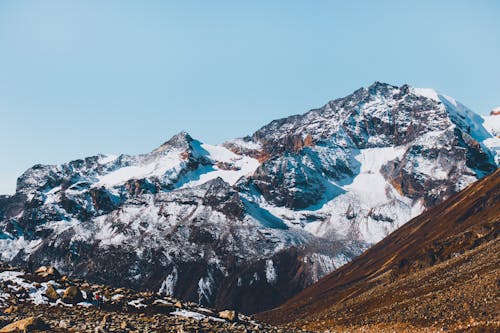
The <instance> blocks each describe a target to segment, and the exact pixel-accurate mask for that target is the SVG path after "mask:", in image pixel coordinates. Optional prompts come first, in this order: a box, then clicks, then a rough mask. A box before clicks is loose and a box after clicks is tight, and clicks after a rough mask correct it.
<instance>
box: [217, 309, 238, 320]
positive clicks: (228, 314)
mask: <svg viewBox="0 0 500 333" xmlns="http://www.w3.org/2000/svg"><path fill="white" fill-rule="evenodd" d="M219 317H220V318H222V319H227V320H229V321H233V320H234V319H235V318H236V311H233V310H224V311H221V312H219Z"/></svg>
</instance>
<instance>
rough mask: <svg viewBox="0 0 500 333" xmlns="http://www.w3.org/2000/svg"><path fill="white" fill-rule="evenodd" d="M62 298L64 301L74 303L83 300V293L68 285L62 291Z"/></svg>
mask: <svg viewBox="0 0 500 333" xmlns="http://www.w3.org/2000/svg"><path fill="white" fill-rule="evenodd" d="M62 300H63V302H65V303H71V304H76V303H79V302H81V301H83V295H82V292H81V291H80V289H78V287H75V286H70V287H68V288H66V290H65V291H64V294H63V297H62Z"/></svg>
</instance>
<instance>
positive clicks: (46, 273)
mask: <svg viewBox="0 0 500 333" xmlns="http://www.w3.org/2000/svg"><path fill="white" fill-rule="evenodd" d="M34 273H35V274H37V275H38V276H40V277H43V278H48V279H59V278H60V277H61V274H60V273H59V271H58V270H57V269H56V268H55V267H54V266H40V267H39V268H38V269H37V270H36V271H35V272H34Z"/></svg>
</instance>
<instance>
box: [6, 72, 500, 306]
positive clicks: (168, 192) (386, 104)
mask: <svg viewBox="0 0 500 333" xmlns="http://www.w3.org/2000/svg"><path fill="white" fill-rule="evenodd" d="M496 117H498V116H495V115H491V116H490V117H485V118H483V117H481V116H479V115H477V114H475V113H474V112H472V111H471V110H470V109H468V108H467V107H465V106H464V105H463V104H461V103H460V102H457V101H456V100H455V99H453V98H451V97H448V96H445V95H442V94H439V93H437V92H436V91H434V90H432V89H419V88H413V87H410V86H408V85H403V86H400V87H398V86H393V85H389V84H385V83H380V82H375V83H374V84H372V85H371V86H369V87H367V88H361V89H358V90H356V91H355V92H353V93H352V94H350V95H348V96H346V97H343V98H339V99H336V100H332V101H330V102H328V103H327V104H326V105H324V106H323V107H321V108H318V109H314V110H310V111H309V112H307V113H305V114H302V115H294V116H291V117H288V118H284V119H279V120H275V121H273V122H271V123H270V124H268V125H266V126H264V127H262V128H261V129H259V130H257V131H256V132H255V133H254V134H253V135H251V136H246V137H242V138H238V139H234V140H231V141H228V142H225V143H223V144H221V145H217V146H214V145H209V144H206V143H202V142H200V141H198V140H196V139H194V138H192V137H191V136H190V135H189V134H187V133H184V132H181V133H179V134H177V135H175V136H174V137H172V138H171V139H169V140H168V141H166V142H165V143H163V144H162V145H160V146H159V147H157V148H156V149H154V150H152V151H151V152H149V153H145V154H142V155H136V156H130V155H119V156H110V155H96V156H91V157H87V158H84V159H79V160H75V161H71V162H68V163H65V164H62V165H35V166H33V167H32V168H30V169H28V170H27V171H26V172H25V173H24V174H22V175H21V176H20V177H19V179H18V181H17V188H16V193H15V194H13V195H8V196H0V255H1V258H0V259H1V260H3V261H7V262H9V263H11V264H15V265H20V266H25V267H27V268H28V269H33V268H35V267H39V266H41V265H50V266H54V267H56V268H57V269H58V270H59V271H60V272H61V273H63V274H66V275H69V276H73V277H84V278H86V279H88V280H90V281H93V282H96V283H102V284H109V285H113V286H116V287H127V288H133V289H136V290H149V291H158V292H160V293H164V294H168V295H171V296H174V297H178V298H181V299H184V300H188V301H195V302H199V303H201V304H204V305H208V306H213V307H215V308H219V309H221V308H233V309H237V310H239V311H242V312H245V313H255V312H259V311H264V310H268V309H271V308H273V307H275V306H277V305H279V304H281V303H283V302H284V301H285V300H286V299H288V298H290V297H292V296H293V295H295V294H296V293H297V292H299V291H301V290H302V289H304V288H305V287H307V286H309V285H311V284H313V283H314V282H316V281H318V280H319V279H320V278H321V277H323V276H325V275H326V274H328V273H330V272H332V271H333V270H335V269H336V268H339V267H341V266H343V265H344V264H346V263H348V262H350V261H351V260H352V259H353V258H355V257H357V256H358V255H360V254H361V253H363V252H364V251H365V250H366V249H368V248H370V247H371V246H372V245H373V244H375V243H377V242H378V241H380V240H382V239H383V238H384V237H385V236H387V235H388V234H389V233H390V232H392V231H394V230H397V229H398V228H400V227H401V226H403V225H404V224H405V223H406V222H408V221H409V220H410V219H412V218H414V217H415V216H417V215H419V214H420V213H422V212H424V211H425V210H427V209H429V208H431V207H434V206H435V205H438V204H439V203H441V202H443V201H444V200H445V199H447V198H449V197H450V196H452V195H454V194H455V193H457V192H459V191H461V190H463V189H465V188H466V187H467V186H468V185H469V184H471V183H473V182H475V181H477V180H478V179H481V178H483V177H485V176H486V175H489V174H491V173H492V172H494V171H495V170H496V169H497V166H498V161H499V155H498V149H499V147H500V139H499V138H498V133H499V132H500V126H498V120H497V118H496Z"/></svg>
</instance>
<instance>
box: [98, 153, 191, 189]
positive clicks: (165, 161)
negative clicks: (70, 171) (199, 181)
mask: <svg viewBox="0 0 500 333" xmlns="http://www.w3.org/2000/svg"><path fill="white" fill-rule="evenodd" d="M179 154H180V153H179V151H177V150H173V151H170V152H168V153H167V154H165V155H162V156H161V157H160V158H158V159H154V160H152V161H151V162H149V163H148V162H144V164H138V165H131V166H126V167H123V168H119V169H117V170H115V171H112V172H110V173H108V174H105V175H104V176H100V177H99V181H98V182H97V183H96V184H94V187H101V186H104V187H108V188H110V187H114V186H116V185H120V184H123V183H124V182H126V181H128V180H130V179H143V178H148V177H153V176H157V177H160V176H171V177H172V178H174V177H176V176H177V175H178V173H179V172H180V170H181V168H182V166H183V165H184V163H185V162H184V160H183V159H182V158H181V157H180V155H179Z"/></svg>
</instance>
